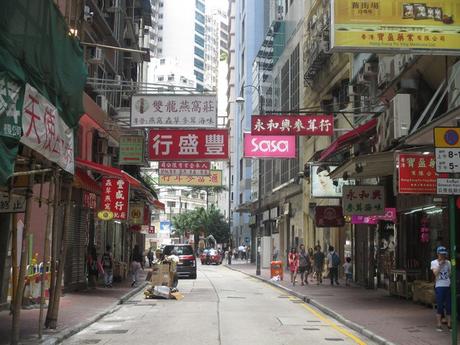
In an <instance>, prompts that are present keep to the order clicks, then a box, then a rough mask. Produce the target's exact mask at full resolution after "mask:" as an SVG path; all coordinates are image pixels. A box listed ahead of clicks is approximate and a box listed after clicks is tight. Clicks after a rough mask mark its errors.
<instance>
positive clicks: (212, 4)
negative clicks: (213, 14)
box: [206, 0, 228, 11]
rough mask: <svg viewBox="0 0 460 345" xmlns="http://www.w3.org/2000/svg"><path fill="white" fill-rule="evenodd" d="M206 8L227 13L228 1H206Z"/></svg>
mask: <svg viewBox="0 0 460 345" xmlns="http://www.w3.org/2000/svg"><path fill="white" fill-rule="evenodd" d="M206 6H207V7H209V8H212V9H221V10H225V11H227V9H228V0H206Z"/></svg>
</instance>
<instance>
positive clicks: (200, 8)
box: [195, 0, 206, 13]
mask: <svg viewBox="0 0 460 345" xmlns="http://www.w3.org/2000/svg"><path fill="white" fill-rule="evenodd" d="M195 4H196V5H195V6H196V8H197V10H198V11H200V12H203V13H205V12H206V8H205V5H204V4H203V3H202V2H201V1H199V0H196V2H195Z"/></svg>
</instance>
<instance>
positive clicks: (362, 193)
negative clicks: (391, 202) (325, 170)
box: [342, 186, 385, 216]
mask: <svg viewBox="0 0 460 345" xmlns="http://www.w3.org/2000/svg"><path fill="white" fill-rule="evenodd" d="M342 207H343V214H344V215H347V216H353V215H358V216H373V215H380V214H385V189H384V187H383V186H343V198H342Z"/></svg>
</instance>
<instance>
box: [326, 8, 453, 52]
mask: <svg viewBox="0 0 460 345" xmlns="http://www.w3.org/2000/svg"><path fill="white" fill-rule="evenodd" d="M331 29H332V30H331V35H332V36H331V41H332V42H331V43H332V49H336V50H356V51H359V50H361V49H365V50H366V52H368V51H369V50H371V51H372V50H389V49H391V50H394V49H397V50H398V49H399V50H406V51H407V50H410V49H420V50H429V51H430V52H431V53H436V51H437V50H439V53H445V52H446V51H448V50H457V51H458V50H459V49H460V3H459V1H458V0H426V1H423V2H422V1H421V2H417V3H410V2H408V1H407V0H393V1H389V0H333V1H332V28H331Z"/></svg>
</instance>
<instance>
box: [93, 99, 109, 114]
mask: <svg viewBox="0 0 460 345" xmlns="http://www.w3.org/2000/svg"><path fill="white" fill-rule="evenodd" d="M96 103H97V105H98V106H99V107H100V108H101V109H102V110H103V111H105V112H106V113H107V112H108V111H109V103H108V102H107V98H106V97H105V96H103V95H97V96H96Z"/></svg>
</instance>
